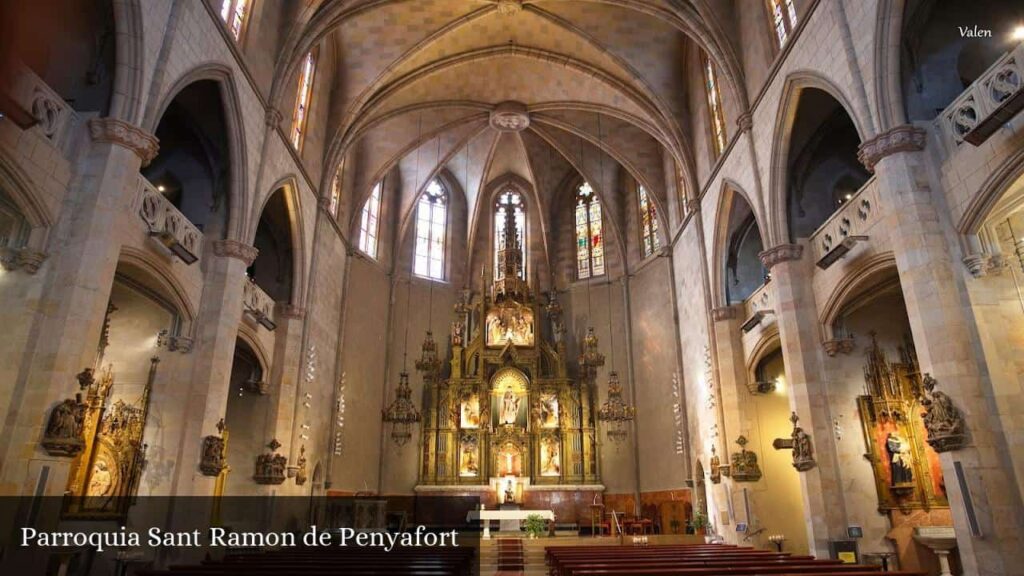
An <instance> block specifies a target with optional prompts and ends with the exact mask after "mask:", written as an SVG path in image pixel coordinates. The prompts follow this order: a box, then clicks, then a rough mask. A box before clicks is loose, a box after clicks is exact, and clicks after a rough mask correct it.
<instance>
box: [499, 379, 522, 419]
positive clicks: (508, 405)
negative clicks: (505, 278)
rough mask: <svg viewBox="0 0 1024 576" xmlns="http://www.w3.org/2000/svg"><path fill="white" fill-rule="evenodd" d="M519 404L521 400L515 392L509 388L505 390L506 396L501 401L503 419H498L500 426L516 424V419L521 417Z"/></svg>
mask: <svg viewBox="0 0 1024 576" xmlns="http://www.w3.org/2000/svg"><path fill="white" fill-rule="evenodd" d="M519 402H520V398H519V397H518V396H516V394H515V392H512V389H511V388H509V389H507V390H505V395H504V396H503V397H502V399H501V415H500V416H501V417H500V418H499V419H498V423H499V424H515V423H516V419H517V418H518V417H519Z"/></svg>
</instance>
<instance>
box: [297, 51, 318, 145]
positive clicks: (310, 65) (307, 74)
mask: <svg viewBox="0 0 1024 576" xmlns="http://www.w3.org/2000/svg"><path fill="white" fill-rule="evenodd" d="M315 73H316V57H315V56H314V55H313V52H312V51H310V52H309V53H307V54H306V57H305V58H303V59H302V68H301V70H300V71H299V90H298V93H297V94H296V95H295V112H294V113H293V114H292V146H294V147H295V149H296V150H302V141H303V140H304V139H305V137H306V121H307V120H309V104H310V102H311V101H312V100H313V75H314V74H315Z"/></svg>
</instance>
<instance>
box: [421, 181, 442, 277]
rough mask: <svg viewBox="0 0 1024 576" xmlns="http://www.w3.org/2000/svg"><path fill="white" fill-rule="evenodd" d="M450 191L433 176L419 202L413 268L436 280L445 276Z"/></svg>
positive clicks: (422, 274)
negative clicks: (445, 239) (445, 247)
mask: <svg viewBox="0 0 1024 576" xmlns="http://www.w3.org/2000/svg"><path fill="white" fill-rule="evenodd" d="M447 203H448V193H447V192H445V189H444V187H442V186H441V183H440V182H438V181H437V180H431V181H430V184H428V185H427V189H426V191H424V193H423V196H421V197H420V201H419V203H418V204H417V206H416V252H415V253H414V254H413V272H415V273H416V275H418V276H425V277H427V278H432V279H434V280H443V279H444V236H445V229H446V227H447V223H448V206H447Z"/></svg>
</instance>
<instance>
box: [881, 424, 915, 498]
mask: <svg viewBox="0 0 1024 576" xmlns="http://www.w3.org/2000/svg"><path fill="white" fill-rule="evenodd" d="M885 452H886V454H888V455H889V474H890V480H889V483H890V484H891V485H892V486H899V485H901V484H910V483H912V482H913V481H914V470H913V467H912V465H911V461H910V460H911V458H910V446H909V445H908V444H907V442H906V441H905V440H903V438H900V436H899V435H898V434H893V433H892V432H890V433H889V435H888V436H886V438H885Z"/></svg>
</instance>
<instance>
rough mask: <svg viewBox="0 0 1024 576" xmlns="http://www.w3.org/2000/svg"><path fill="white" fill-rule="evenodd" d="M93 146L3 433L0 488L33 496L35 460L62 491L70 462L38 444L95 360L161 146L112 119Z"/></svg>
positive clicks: (100, 122) (93, 130) (96, 131)
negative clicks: (128, 237)
mask: <svg viewBox="0 0 1024 576" xmlns="http://www.w3.org/2000/svg"><path fill="white" fill-rule="evenodd" d="M89 132H90V135H91V137H92V142H91V143H90V146H89V151H88V153H87V154H86V155H85V157H84V158H82V160H81V162H80V164H79V166H78V175H77V178H76V179H75V180H74V182H73V185H72V189H71V191H70V192H69V193H68V195H67V199H66V201H65V203H64V205H63V207H62V212H61V219H60V221H59V222H58V224H57V229H56V230H55V232H54V234H55V236H56V237H58V238H60V239H61V240H63V242H62V243H60V244H59V246H56V247H55V248H54V250H53V251H54V254H53V260H52V262H51V265H50V271H49V273H48V274H47V276H46V277H45V280H44V281H45V282H46V283H47V285H46V288H45V289H44V291H43V294H42V297H41V300H40V302H39V304H38V310H37V311H38V313H39V319H38V320H37V321H36V322H37V324H36V326H37V330H36V333H35V335H34V337H33V338H31V339H30V341H29V342H27V343H26V342H7V343H6V344H5V345H7V346H22V347H27V348H28V349H29V353H28V354H26V355H24V356H23V358H24V362H22V368H21V371H20V372H19V374H18V379H17V382H16V383H15V384H14V387H13V388H14V389H13V393H12V394H11V396H12V398H11V402H10V404H9V406H8V410H7V411H6V413H5V414H4V424H3V433H2V434H0V454H3V457H2V458H0V462H2V466H3V468H2V472H0V490H3V491H4V493H7V494H21V493H31V492H32V491H33V490H34V489H35V485H34V478H27V477H26V470H28V469H29V466H28V465H27V464H26V462H27V461H28V460H31V459H36V458H39V459H51V460H53V461H54V464H55V466H56V467H57V468H58V470H57V471H56V473H54V472H51V474H50V478H51V481H50V482H49V483H48V486H47V489H46V492H47V494H61V493H63V491H64V488H65V486H64V483H63V482H64V477H65V475H66V469H67V467H68V465H69V464H70V462H71V459H70V458H50V457H48V456H46V454H45V452H44V451H43V450H42V448H41V447H40V446H39V438H40V437H41V435H42V427H43V426H45V423H46V419H47V417H48V416H49V411H50V408H51V407H52V406H53V405H54V404H56V403H57V402H58V401H60V400H61V399H63V398H67V397H73V396H74V393H75V392H77V391H78V385H77V383H76V381H75V375H76V374H77V373H78V372H80V371H81V370H82V369H83V368H85V367H92V366H93V364H94V362H95V361H96V350H97V345H98V343H99V339H100V331H101V330H102V326H103V318H104V316H105V315H106V310H107V302H108V300H109V299H110V291H111V287H112V286H113V282H114V272H115V270H116V269H117V261H118V256H119V254H120V250H121V244H120V241H119V239H118V232H119V225H118V223H119V222H122V221H124V220H126V219H130V218H133V217H136V218H137V216H135V215H134V214H130V213H129V207H130V206H131V203H132V200H133V199H134V196H135V194H136V193H137V192H138V189H139V168H140V166H142V165H144V164H146V163H148V162H149V161H150V160H152V159H153V157H154V156H156V152H157V140H156V138H155V137H154V136H152V135H150V134H147V133H145V132H143V131H142V130H140V129H139V128H137V127H135V126H132V125H131V124H128V123H126V122H122V121H120V120H115V119H113V118H94V119H92V120H90V121H89Z"/></svg>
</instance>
